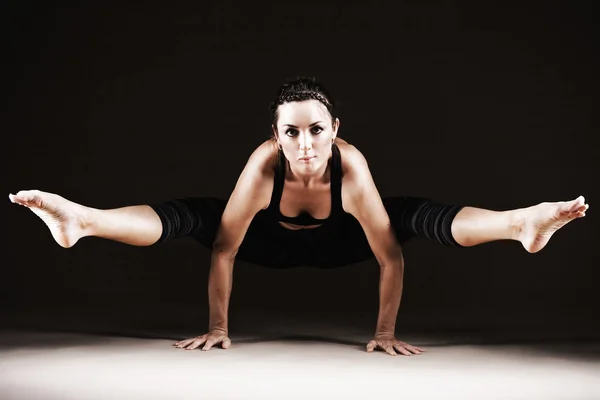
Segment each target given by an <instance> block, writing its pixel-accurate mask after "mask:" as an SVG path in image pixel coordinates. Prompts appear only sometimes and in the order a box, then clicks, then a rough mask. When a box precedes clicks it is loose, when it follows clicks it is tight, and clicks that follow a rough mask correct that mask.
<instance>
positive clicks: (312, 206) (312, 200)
mask: <svg viewBox="0 0 600 400" xmlns="http://www.w3.org/2000/svg"><path fill="white" fill-rule="evenodd" d="M346 144H347V143H346V142H345V141H343V140H341V139H339V138H337V139H336V145H337V147H338V148H339V150H340V153H342V152H343V150H342V148H343V147H344V145H346ZM276 158H277V156H275V159H276ZM284 161H285V159H284ZM274 168H278V167H277V165H274ZM331 168H332V160H331V158H330V160H329V165H328V167H327V172H326V176H325V177H324V179H323V180H322V181H321V182H318V183H315V184H313V185H311V186H310V187H306V186H304V185H303V184H302V182H299V181H294V180H290V179H288V178H287V177H286V179H285V180H284V182H283V190H282V192H281V200H280V202H279V205H278V206H279V212H280V213H281V214H282V215H283V216H288V217H294V216H298V215H299V214H301V213H307V214H309V215H310V216H312V217H313V218H316V219H319V220H326V219H327V218H329V217H330V215H331V214H332V211H333V209H332V207H333V205H332V188H331ZM275 176H276V174H275ZM274 179H276V178H274ZM340 179H341V177H340ZM274 186H275V184H274ZM338 196H339V195H338ZM275 206H276V205H275V204H274V205H273V207H275ZM277 223H278V224H279V225H281V226H282V227H284V228H286V229H290V230H301V229H314V228H318V227H320V226H321V225H322V223H315V224H311V225H296V224H294V223H290V222H286V221H277Z"/></svg>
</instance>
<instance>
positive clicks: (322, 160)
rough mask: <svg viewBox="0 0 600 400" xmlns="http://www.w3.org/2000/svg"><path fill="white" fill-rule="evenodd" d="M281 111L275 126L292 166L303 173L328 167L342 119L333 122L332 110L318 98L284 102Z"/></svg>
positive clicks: (279, 141) (315, 171)
mask: <svg viewBox="0 0 600 400" xmlns="http://www.w3.org/2000/svg"><path fill="white" fill-rule="evenodd" d="M278 115H279V118H278V119H277V126H276V127H273V129H274V130H275V132H274V133H275V137H276V138H277V142H278V144H279V145H280V146H281V149H282V150H283V154H284V155H285V158H287V160H288V161H289V163H290V167H291V168H292V169H293V170H294V171H295V172H297V173H300V174H303V175H304V174H306V175H310V174H314V173H317V172H319V171H322V170H323V168H326V164H327V161H328V160H329V157H330V156H331V145H332V143H333V140H334V139H335V137H336V135H337V130H338V127H339V120H337V119H336V120H335V122H334V123H332V121H331V115H330V114H329V111H328V110H327V108H326V107H325V106H324V105H323V104H322V103H321V102H319V101H317V100H306V101H295V102H291V103H285V104H282V105H280V106H279V108H278Z"/></svg>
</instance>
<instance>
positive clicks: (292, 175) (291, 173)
mask: <svg viewBox="0 0 600 400" xmlns="http://www.w3.org/2000/svg"><path fill="white" fill-rule="evenodd" d="M330 163H331V157H329V159H328V160H327V162H324V163H323V165H321V166H319V168H318V169H317V170H313V171H310V172H309V173H307V172H305V171H302V169H297V168H293V167H292V165H291V164H290V163H289V161H287V160H286V169H285V170H286V174H285V175H286V179H289V180H292V181H298V182H301V183H302V186H305V187H311V186H313V185H316V184H319V183H324V182H327V181H328V180H329V174H328V172H329V165H330Z"/></svg>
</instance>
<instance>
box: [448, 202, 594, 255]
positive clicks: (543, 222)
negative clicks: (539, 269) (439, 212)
mask: <svg viewBox="0 0 600 400" xmlns="http://www.w3.org/2000/svg"><path fill="white" fill-rule="evenodd" d="M588 208H589V205H587V204H585V199H584V198H583V196H580V197H578V198H576V199H575V200H571V201H561V202H555V203H540V204H537V205H535V206H531V207H527V208H520V209H515V210H508V211H490V210H484V209H480V208H475V207H464V208H463V209H462V210H461V211H460V212H459V213H458V214H457V215H456V217H455V218H454V220H453V221H452V236H453V237H454V239H455V240H456V242H457V243H458V244H460V245H461V246H465V247H467V246H475V245H478V244H481V243H486V242H491V241H494V240H517V241H519V242H521V244H522V245H523V247H524V248H525V249H526V250H527V251H528V252H530V253H535V252H538V251H540V250H541V249H542V248H543V247H544V246H545V245H546V244H547V243H548V241H549V240H550V237H551V236H552V235H553V234H554V232H556V231H557V230H559V229H560V228H562V227H563V226H564V225H566V224H567V223H569V222H570V221H572V220H574V219H576V218H581V217H584V216H585V211H586V210H587V209H588Z"/></svg>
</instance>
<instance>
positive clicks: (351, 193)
mask: <svg viewBox="0 0 600 400" xmlns="http://www.w3.org/2000/svg"><path fill="white" fill-rule="evenodd" d="M345 147H346V149H347V150H346V151H345V152H344V153H345V154H343V160H344V164H345V169H344V180H343V184H342V201H343V204H344V208H345V209H346V211H347V212H349V213H350V214H352V215H353V216H354V217H355V218H356V219H357V220H358V222H359V223H360V224H361V226H362V228H363V230H364V232H365V235H366V237H367V240H368V241H369V245H370V246H371V249H372V250H373V253H374V255H375V258H376V259H377V262H378V263H379V265H380V280H379V314H378V317H377V327H376V330H375V337H376V338H378V337H393V336H394V330H395V327H396V318H397V315H398V309H399V308H400V299H401V297H402V289H403V277H404V259H403V257H402V249H401V247H400V244H399V243H398V241H397V240H396V236H395V234H394V231H393V229H392V226H391V223H390V219H389V216H388V214H387V212H386V210H385V207H384V206H383V202H382V200H381V197H380V195H379V192H378V191H377V188H376V186H375V183H374V182H373V178H372V176H371V173H370V171H369V168H368V165H367V162H366V160H365V158H364V157H363V155H362V154H361V153H360V152H359V151H358V150H356V149H355V148H354V147H353V146H345Z"/></svg>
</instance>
